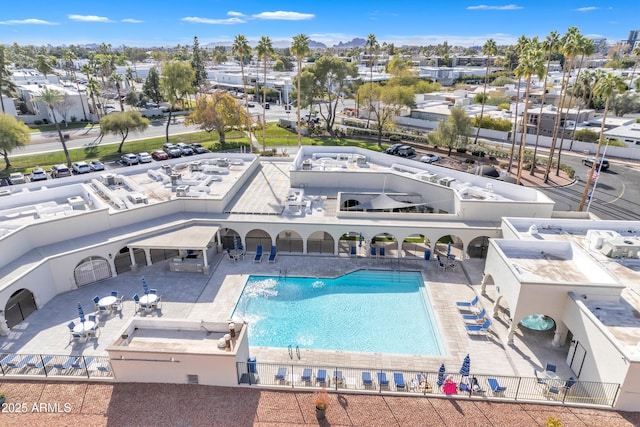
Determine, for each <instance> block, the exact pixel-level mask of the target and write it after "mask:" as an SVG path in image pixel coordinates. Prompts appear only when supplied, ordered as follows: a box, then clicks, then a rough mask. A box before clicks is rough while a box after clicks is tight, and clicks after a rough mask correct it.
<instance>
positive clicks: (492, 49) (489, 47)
mask: <svg viewBox="0 0 640 427" xmlns="http://www.w3.org/2000/svg"><path fill="white" fill-rule="evenodd" d="M497 51H498V45H496V42H495V40H493V39H489V40H487V41H486V42H485V44H484V46H482V53H484V54H485V56H486V57H487V67H486V68H485V70H484V87H483V89H482V107H481V108H480V120H479V121H478V127H477V128H476V139H475V140H474V141H473V143H474V144H477V143H478V136H480V128H481V127H482V117H483V116H484V103H485V102H486V101H487V83H488V82H489V63H490V62H491V57H492V56H494V55H495V54H496V52H497Z"/></svg>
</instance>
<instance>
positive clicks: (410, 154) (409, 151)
mask: <svg viewBox="0 0 640 427" xmlns="http://www.w3.org/2000/svg"><path fill="white" fill-rule="evenodd" d="M397 155H398V156H400V157H406V158H408V159H413V158H414V157H416V156H417V155H418V154H417V153H416V150H414V149H413V147H409V146H408V145H403V146H402V147H400V148H398V153H397Z"/></svg>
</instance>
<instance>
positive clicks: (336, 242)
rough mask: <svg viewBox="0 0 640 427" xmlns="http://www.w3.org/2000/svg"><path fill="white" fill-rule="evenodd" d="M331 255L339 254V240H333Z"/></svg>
mask: <svg viewBox="0 0 640 427" xmlns="http://www.w3.org/2000/svg"><path fill="white" fill-rule="evenodd" d="M333 242H334V243H333V254H334V255H338V254H339V253H340V252H339V248H340V238H337V239H333Z"/></svg>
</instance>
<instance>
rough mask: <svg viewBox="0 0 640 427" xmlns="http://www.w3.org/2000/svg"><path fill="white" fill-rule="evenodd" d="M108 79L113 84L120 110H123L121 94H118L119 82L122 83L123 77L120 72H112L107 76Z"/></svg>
mask: <svg viewBox="0 0 640 427" xmlns="http://www.w3.org/2000/svg"><path fill="white" fill-rule="evenodd" d="M109 81H110V82H112V83H113V84H114V85H115V87H116V93H117V94H118V101H120V111H124V103H123V102H122V95H121V94H120V83H122V82H123V81H124V79H123V77H122V76H121V75H120V74H115V73H114V74H111V75H110V76H109Z"/></svg>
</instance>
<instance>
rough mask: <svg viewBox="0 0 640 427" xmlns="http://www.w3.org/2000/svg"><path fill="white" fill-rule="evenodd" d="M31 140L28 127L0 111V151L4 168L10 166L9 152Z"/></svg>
mask: <svg viewBox="0 0 640 427" xmlns="http://www.w3.org/2000/svg"><path fill="white" fill-rule="evenodd" d="M30 140H31V131H30V130H29V127H28V126H27V125H26V124H24V122H21V121H19V120H17V119H16V118H14V117H12V116H10V115H8V114H5V113H0V152H1V153H2V156H3V157H4V164H5V169H9V168H10V167H11V162H10V161H9V153H11V152H12V151H13V150H15V149H16V148H19V147H22V146H24V145H26V144H28V143H29V141H30Z"/></svg>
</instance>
